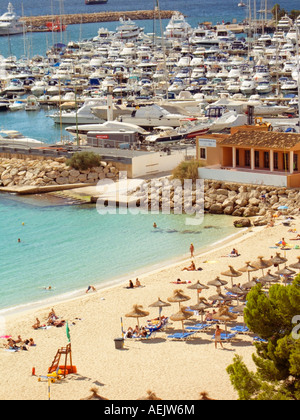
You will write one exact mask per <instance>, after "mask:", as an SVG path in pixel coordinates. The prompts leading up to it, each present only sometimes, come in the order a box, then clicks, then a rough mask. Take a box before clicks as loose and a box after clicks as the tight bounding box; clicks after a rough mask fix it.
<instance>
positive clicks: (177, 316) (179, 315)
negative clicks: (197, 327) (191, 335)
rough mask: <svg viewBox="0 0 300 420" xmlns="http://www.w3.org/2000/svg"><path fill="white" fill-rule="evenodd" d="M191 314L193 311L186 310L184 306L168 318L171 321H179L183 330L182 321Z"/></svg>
mask: <svg viewBox="0 0 300 420" xmlns="http://www.w3.org/2000/svg"><path fill="white" fill-rule="evenodd" d="M191 316H193V312H191V311H187V310H186V308H180V311H179V312H177V313H176V314H174V315H171V317H170V319H171V320H172V321H181V322H182V330H183V331H184V321H186V320H187V319H189V318H190V317H191Z"/></svg>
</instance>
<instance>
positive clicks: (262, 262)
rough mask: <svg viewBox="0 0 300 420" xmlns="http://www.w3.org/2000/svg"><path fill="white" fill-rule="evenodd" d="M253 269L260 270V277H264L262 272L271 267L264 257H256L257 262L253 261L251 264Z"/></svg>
mask: <svg viewBox="0 0 300 420" xmlns="http://www.w3.org/2000/svg"><path fill="white" fill-rule="evenodd" d="M251 265H253V266H254V267H256V268H258V269H259V270H262V275H264V270H265V269H266V268H269V267H271V265H273V263H272V261H271V260H264V257H261V256H260V257H257V260H255V261H253V262H252V263H251Z"/></svg>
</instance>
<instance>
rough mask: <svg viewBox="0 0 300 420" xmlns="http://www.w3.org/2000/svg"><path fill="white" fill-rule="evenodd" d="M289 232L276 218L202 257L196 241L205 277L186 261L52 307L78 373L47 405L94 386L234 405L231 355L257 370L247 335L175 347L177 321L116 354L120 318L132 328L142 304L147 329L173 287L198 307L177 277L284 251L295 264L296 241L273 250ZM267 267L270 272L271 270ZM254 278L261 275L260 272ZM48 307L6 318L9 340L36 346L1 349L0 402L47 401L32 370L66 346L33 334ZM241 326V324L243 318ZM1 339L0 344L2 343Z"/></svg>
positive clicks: (122, 396) (207, 336)
mask: <svg viewBox="0 0 300 420" xmlns="http://www.w3.org/2000/svg"><path fill="white" fill-rule="evenodd" d="M291 227H292V228H296V229H297V228H298V227H299V221H298V219H296V220H294V222H293V226H291ZM288 230H289V228H288V227H285V226H283V225H282V223H281V221H280V220H278V221H277V224H276V225H275V226H274V227H272V228H268V227H260V228H251V229H248V230H244V231H243V232H242V233H241V231H237V233H239V235H238V236H239V237H235V238H230V239H229V240H228V241H227V242H226V243H225V244H220V245H217V246H216V248H215V249H213V250H209V251H207V252H205V253H203V252H201V253H200V254H199V248H200V244H197V243H194V246H195V253H196V257H195V264H196V267H202V268H203V270H202V271H194V272H187V271H182V268H183V267H185V266H186V265H187V264H189V263H190V259H188V260H186V261H180V262H177V263H176V264H174V263H173V264H172V265H170V266H168V267H164V268H163V269H159V270H156V271H154V272H151V273H147V274H145V275H143V276H141V277H140V281H141V283H142V285H143V287H140V288H135V289H127V287H126V286H127V285H128V282H127V281H126V282H124V283H122V284H120V285H117V286H114V287H111V288H105V289H101V290H98V291H97V292H91V293H89V294H85V293H83V295H82V296H80V297H77V298H76V299H73V300H68V301H64V302H60V303H57V304H56V305H55V306H54V310H55V312H56V314H57V315H59V316H60V317H61V318H62V319H64V320H68V322H69V325H70V334H71V343H72V350H73V364H74V365H76V367H77V372H78V373H77V374H75V375H70V376H68V377H67V378H66V379H64V380H62V381H59V382H56V383H54V384H52V386H51V399H53V400H66V399H71V400H73V399H74V400H78V399H80V398H84V397H87V396H88V395H90V389H91V388H92V387H95V386H96V387H97V388H98V392H99V394H100V395H102V396H104V397H106V398H108V399H110V400H136V399H138V398H141V397H143V396H145V395H146V392H147V390H152V391H154V392H155V393H156V394H157V396H159V397H160V398H161V399H163V400H195V399H198V398H199V393H200V392H202V391H206V392H207V393H208V394H209V396H210V397H211V398H214V399H220V400H235V399H237V393H236V392H235V390H234V389H233V387H232V385H231V383H230V380H229V376H228V374H227V373H226V367H227V366H228V365H229V364H231V363H232V360H233V357H234V355H235V354H239V355H242V356H243V360H244V361H245V363H246V364H247V366H248V367H250V368H252V369H254V363H253V361H252V354H253V353H254V352H255V347H254V346H253V340H252V337H251V336H247V335H239V336H237V338H238V339H237V340H235V341H232V342H230V343H225V344H224V350H222V349H220V348H218V349H215V345H214V341H213V340H212V334H213V331H214V329H212V331H211V332H207V333H205V332H203V333H197V334H196V335H194V336H193V337H192V338H191V339H189V340H187V341H174V340H171V339H169V338H168V335H169V334H172V333H173V332H179V331H181V322H174V321H170V322H169V324H168V327H167V330H165V331H162V332H158V333H157V334H156V335H155V336H152V337H151V338H150V339H148V340H140V341H138V340H133V339H126V341H125V347H124V349H123V350H117V349H115V343H114V339H115V338H117V337H120V336H121V320H120V319H121V317H122V318H123V324H124V329H125V330H127V328H128V327H135V325H136V320H135V319H133V318H126V317H125V314H127V313H128V312H130V311H131V309H132V306H133V305H134V304H140V305H143V308H144V309H145V310H146V311H149V312H150V314H149V316H148V317H146V318H142V319H140V324H141V325H146V320H147V319H151V318H155V317H157V316H158V309H157V308H149V305H150V304H151V303H153V302H155V301H156V300H157V298H158V297H159V298H160V299H162V300H164V301H167V298H168V297H170V296H172V294H173V292H174V290H176V289H181V290H183V292H184V293H185V294H187V295H188V296H190V297H191V299H190V300H189V301H188V302H187V305H193V304H196V302H197V292H196V291H195V290H189V289H188V288H187V287H188V285H189V284H183V285H176V284H174V283H173V282H174V281H176V279H177V278H180V279H181V280H183V281H187V282H191V283H195V282H196V281H197V280H199V281H200V282H201V283H204V284H207V282H208V281H210V280H213V279H215V277H216V276H218V275H220V273H221V272H223V271H226V270H227V269H228V266H229V265H232V266H233V267H234V268H235V269H239V268H241V267H243V266H244V265H245V262H246V261H254V260H256V259H257V257H258V256H260V255H261V256H264V257H265V258H270V257H271V256H272V255H275V253H276V252H281V255H284V253H285V252H286V256H287V258H288V264H292V263H294V262H296V260H297V256H298V255H299V250H297V249H295V248H294V247H295V245H297V244H298V242H297V241H291V243H292V245H293V249H291V250H288V251H282V250H280V249H279V248H277V249H275V248H274V246H275V243H277V242H278V241H280V240H281V238H282V237H284V238H285V239H286V241H287V242H288V243H289V239H290V238H293V237H295V236H296V235H295V234H294V233H289V232H288ZM298 232H299V231H298ZM233 247H236V248H237V249H238V252H239V253H240V256H239V257H236V258H230V257H228V256H227V255H228V254H229V253H230V251H231V250H232V248H233ZM187 252H188V250H187ZM205 261H208V262H205ZM271 268H272V273H274V272H275V271H276V269H274V267H271ZM253 274H256V275H258V277H260V276H261V270H259V271H258V272H256V273H253ZM220 277H221V278H222V279H224V280H227V281H228V286H229V287H230V284H231V281H230V278H228V277H227V278H226V277H224V276H220ZM251 277H252V276H251ZM132 280H133V281H135V279H132ZM247 281H248V275H247V273H244V274H243V275H242V276H241V277H239V278H238V279H236V283H241V284H243V283H246V282H247ZM224 291H225V290H224ZM215 293H216V289H215V287H212V286H210V288H209V289H208V290H204V291H202V293H201V296H203V297H209V296H211V295H214V294H215ZM50 309H51V307H44V308H40V309H33V310H32V309H31V310H29V311H27V312H23V313H19V314H17V315H11V316H9V317H7V318H6V320H5V321H6V327H5V334H6V335H11V336H12V337H13V338H17V336H18V335H19V334H20V335H21V337H22V338H23V339H25V338H30V337H32V338H33V339H34V341H35V343H36V346H35V347H30V348H29V350H28V351H19V352H17V353H11V352H7V351H5V350H4V349H3V348H1V349H0V372H1V387H0V399H5V400H13V399H23V400H45V399H47V398H48V393H47V382H46V381H41V382H38V378H37V376H32V368H33V367H34V368H35V371H36V375H45V374H46V373H47V370H48V368H49V366H50V365H51V363H52V361H53V359H54V356H55V354H56V352H57V350H58V348H60V347H64V346H66V344H67V337H66V328H65V327H62V328H56V327H52V328H50V329H47V330H33V329H32V325H33V324H34V322H35V319H36V317H38V318H39V319H40V320H41V322H42V323H44V322H45V320H46V317H47V315H48V313H49V311H50ZM176 312H178V303H173V304H172V305H171V306H169V307H167V308H163V314H164V315H165V316H170V315H172V314H174V313H176ZM196 322H200V317H196V316H193V317H192V318H190V319H189V320H188V321H186V325H192V324H193V323H196ZM238 322H239V323H241V322H242V318H241V317H239V318H238ZM1 341H2V344H3V343H4V342H5V340H1Z"/></svg>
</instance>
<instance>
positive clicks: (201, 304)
mask: <svg viewBox="0 0 300 420" xmlns="http://www.w3.org/2000/svg"><path fill="white" fill-rule="evenodd" d="M190 308H191V310H192V311H198V312H199V315H201V322H203V315H205V309H208V308H211V303H209V302H207V300H206V299H204V298H202V299H201V301H200V302H198V303H197V305H193V306H191V307H190Z"/></svg>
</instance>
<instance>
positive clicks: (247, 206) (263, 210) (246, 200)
mask: <svg viewBox="0 0 300 420" xmlns="http://www.w3.org/2000/svg"><path fill="white" fill-rule="evenodd" d="M200 188H201V189H202V191H203V194H199V196H198V194H197V191H196V189H195V187H194V188H192V189H191V191H187V195H186V196H185V197H184V194H183V190H182V188H181V187H180V186H178V185H175V184H174V181H171V180H169V179H168V178H162V179H159V180H152V181H145V182H144V183H143V184H142V185H141V186H140V187H139V188H138V189H137V190H136V191H134V194H135V196H136V197H137V198H138V199H139V200H140V202H141V203H142V204H143V205H148V208H149V209H150V208H152V209H153V208H158V207H159V208H160V209H163V203H164V198H166V197H170V199H169V205H170V209H171V211H174V212H176V210H178V212H180V209H183V211H184V210H186V209H187V208H194V209H195V210H196V211H197V212H198V211H199V209H200V208H201V209H202V210H203V211H204V212H206V213H211V214H225V215H232V216H235V217H238V218H244V219H245V218H246V219H249V218H251V217H254V216H255V217H259V223H260V224H266V223H267V220H268V217H269V216H270V214H271V213H274V212H275V211H276V210H277V209H278V207H279V206H288V210H287V213H288V214H291V215H293V214H298V212H299V208H300V191H298V190H294V189H287V188H282V187H281V188H276V187H271V186H269V187H266V186H255V185H245V184H242V185H241V184H238V183H228V182H221V181H220V182H217V181H211V180H205V181H204V184H202V186H201V187H200ZM198 192H199V191H198Z"/></svg>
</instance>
